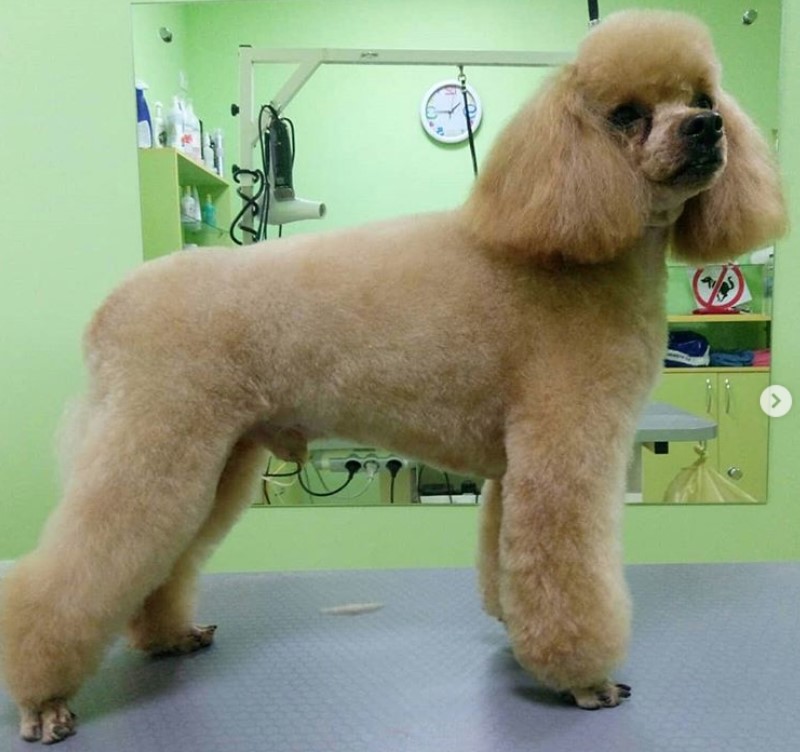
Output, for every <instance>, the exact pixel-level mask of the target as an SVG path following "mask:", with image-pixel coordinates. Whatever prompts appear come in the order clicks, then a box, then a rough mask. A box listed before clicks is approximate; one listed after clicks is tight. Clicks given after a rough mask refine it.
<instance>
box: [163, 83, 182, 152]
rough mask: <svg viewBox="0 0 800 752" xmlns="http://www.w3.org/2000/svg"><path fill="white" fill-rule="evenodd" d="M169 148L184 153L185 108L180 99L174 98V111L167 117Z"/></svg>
mask: <svg viewBox="0 0 800 752" xmlns="http://www.w3.org/2000/svg"><path fill="white" fill-rule="evenodd" d="M167 146H171V147H172V148H173V149H178V150H179V151H183V106H182V105H181V100H180V97H178V96H177V95H176V96H174V97H172V109H171V110H170V111H169V114H168V115H167Z"/></svg>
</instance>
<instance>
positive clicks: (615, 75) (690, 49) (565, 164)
mask: <svg viewBox="0 0 800 752" xmlns="http://www.w3.org/2000/svg"><path fill="white" fill-rule="evenodd" d="M465 209H466V211H467V217H468V221H469V222H470V224H471V226H472V228H473V229H474V230H475V232H476V233H477V234H478V236H479V237H480V238H481V240H482V241H483V242H484V243H485V244H486V245H487V246H488V247H490V248H492V249H495V250H497V251H499V252H501V253H504V254H506V255H508V256H510V257H516V258H529V259H533V260H537V261H540V262H542V263H545V264H552V263H554V262H558V261H564V262H572V263H600V262H603V261H608V260H611V259H613V258H615V257H616V256H617V255H619V254H620V253H623V252H625V251H626V250H628V249H630V248H632V247H634V246H636V244H637V242H638V241H640V240H641V239H642V237H643V236H644V234H645V232H646V231H647V228H648V227H668V228H670V230H671V233H672V245H673V248H674V249H675V251H676V253H677V254H678V255H680V256H683V257H684V258H686V259H689V260H693V261H703V260H713V259H728V258H731V257H733V256H736V255H738V254H740V253H743V252H744V251H747V250H750V249H752V248H755V247H757V246H758V245H760V244H762V243H764V242H765V241H767V240H769V239H771V238H774V237H777V236H778V235H780V234H781V233H782V232H783V230H784V222H785V218H784V206H783V200H782V197H781V191H780V183H779V178H778V175H777V171H776V169H775V166H774V164H773V161H772V158H771V155H770V152H769V148H768V147H767V145H766V143H765V142H764V139H763V138H762V137H761V135H760V134H759V132H758V130H757V128H756V127H755V126H754V125H753V124H752V122H751V121H750V120H749V119H748V118H747V116H746V115H744V114H743V113H742V111H741V110H740V109H739V108H738V106H737V105H736V103H735V102H734V101H733V99H732V98H731V97H730V96H729V95H728V94H726V93H725V92H724V91H723V90H722V89H721V87H720V66H719V63H718V62H717V59H716V56H715V54H714V49H713V46H712V43H711V39H710V37H709V34H708V32H707V30H706V29H705V27H704V26H703V25H702V24H700V23H699V22H698V21H696V20H694V19H692V18H691V17H688V16H685V15H682V14H677V13H668V12H653V11H626V12H622V13H618V14H615V15H612V16H610V17H609V18H608V20H606V21H604V22H603V23H602V24H600V25H599V26H597V27H596V28H595V29H594V30H592V31H591V32H590V33H589V35H588V36H587V37H586V39H585V40H584V42H583V44H582V45H581V47H580V49H579V51H578V55H577V58H576V60H575V62H574V63H572V64H571V65H569V66H567V67H565V68H564V69H563V70H561V71H560V72H559V73H558V74H557V75H556V76H555V77H554V78H553V79H552V80H551V81H550V82H549V84H548V85H547V86H546V87H545V88H544V89H543V91H542V92H541V93H540V94H539V95H537V96H536V97H535V98H534V99H533V100H532V101H531V102H530V103H529V104H528V105H527V106H526V107H525V108H523V110H522V111H521V112H520V113H519V114H518V115H517V116H516V117H515V118H514V119H513V120H512V121H511V123H510V124H509V125H508V126H507V128H506V130H505V131H504V132H503V134H501V136H500V138H499V139H498V141H497V143H496V145H495V147H494V149H493V151H492V153H491V155H490V157H489V159H488V160H487V164H486V166H485V167H484V169H483V171H482V174H481V176H480V178H479V180H478V181H477V182H476V185H475V188H474V190H473V193H472V195H471V196H470V198H469V200H468V202H467V204H466V207H465Z"/></svg>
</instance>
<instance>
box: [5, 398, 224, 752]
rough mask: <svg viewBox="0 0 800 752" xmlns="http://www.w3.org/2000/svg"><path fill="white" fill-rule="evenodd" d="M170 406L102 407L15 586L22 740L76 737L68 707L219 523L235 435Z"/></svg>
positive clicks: (12, 636)
mask: <svg viewBox="0 0 800 752" xmlns="http://www.w3.org/2000/svg"><path fill="white" fill-rule="evenodd" d="M169 407H170V406H169V405H167V406H165V405H159V406H158V408H159V409H158V410H155V409H154V410H148V411H147V414H145V411H143V410H142V409H141V407H140V406H137V409H131V410H130V411H127V410H125V409H124V408H123V407H121V406H119V405H116V406H114V408H113V409H108V410H107V411H106V410H102V411H100V410H98V411H96V412H95V413H94V414H93V416H92V419H91V421H90V423H89V425H88V428H87V433H86V435H85V436H84V438H83V440H82V442H81V448H80V450H79V451H78V453H77V455H76V458H75V463H74V467H73V469H72V472H71V475H70V477H69V481H68V484H67V487H66V489H65V494H64V499H63V501H62V502H61V504H60V505H59V506H58V508H57V509H56V511H55V512H54V513H53V515H52V516H51V518H50V520H49V521H48V524H47V526H46V529H45V532H44V534H43V536H42V540H41V542H40V544H39V546H38V548H37V549H36V550H35V551H34V552H33V553H32V554H30V555H29V556H27V557H25V558H24V559H22V560H21V561H20V562H19V563H18V564H17V566H16V567H15V569H14V570H12V572H11V573H9V575H8V576H7V577H6V578H5V581H4V582H3V608H2V609H0V641H2V644H3V650H2V658H3V661H2V662H3V665H2V668H3V673H4V675H5V679H6V683H7V686H8V689H9V691H10V694H11V695H12V697H13V698H14V699H15V700H16V702H17V705H18V706H19V709H20V713H21V716H22V722H21V729H20V731H21V734H22V735H23V736H24V737H25V738H26V739H30V740H33V739H41V741H43V742H45V743H52V742H56V741H60V740H61V739H63V738H65V737H66V736H69V735H70V734H71V733H73V732H74V717H73V716H72V714H71V712H70V711H69V708H68V706H67V701H68V700H69V699H70V698H71V697H72V696H74V695H75V693H76V692H77V691H78V689H79V688H80V687H81V685H82V684H83V682H84V681H85V679H86V678H87V677H88V676H89V675H90V674H91V673H93V672H94V671H95V670H96V668H97V667H98V665H99V663H100V661H101V660H102V656H103V653H104V651H105V649H106V647H107V646H108V644H109V642H110V641H111V640H112V639H113V637H114V636H115V635H116V634H118V633H119V632H120V631H121V630H122V629H123V627H124V625H125V623H126V622H127V621H128V620H129V619H130V618H131V616H132V615H133V613H135V611H136V609H137V608H138V607H140V606H141V604H142V603H143V602H144V600H145V598H146V597H147V595H148V594H149V593H151V592H152V591H153V590H154V588H155V587H157V585H158V583H161V582H164V581H165V580H166V579H167V577H168V576H169V573H170V572H171V571H172V570H173V568H174V566H175V563H176V561H177V560H178V558H179V557H180V555H181V553H182V552H183V551H185V550H186V549H187V547H188V546H189V544H190V542H191V541H192V540H193V539H194V538H195V537H196V535H197V533H198V531H199V530H200V529H201V527H202V525H203V523H204V522H205V520H206V519H207V518H208V516H209V514H210V512H211V509H212V503H213V499H214V491H215V488H216V485H217V481H218V479H219V478H220V475H221V473H222V468H223V465H224V462H225V458H226V456H227V455H228V453H229V452H230V447H231V444H232V443H233V440H232V438H228V437H226V436H224V435H223V431H224V429H221V428H220V426H219V425H218V424H217V423H214V422H213V421H210V420H205V421H204V420H202V419H201V418H198V415H197V413H196V412H194V413H192V414H191V415H188V414H185V413H184V412H183V411H181V410H180V409H179V407H178V406H175V409H174V410H170V409H169Z"/></svg>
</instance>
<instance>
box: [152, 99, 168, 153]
mask: <svg viewBox="0 0 800 752" xmlns="http://www.w3.org/2000/svg"><path fill="white" fill-rule="evenodd" d="M166 145H167V126H166V123H165V122H164V105H162V104H161V102H156V103H155V114H154V115H153V146H155V147H156V148H157V149H160V148H161V147H162V146H166Z"/></svg>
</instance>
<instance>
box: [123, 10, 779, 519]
mask: <svg viewBox="0 0 800 752" xmlns="http://www.w3.org/2000/svg"><path fill="white" fill-rule="evenodd" d="M346 5H347V3H346V2H345V1H344V0H339V1H338V2H337V3H331V4H319V3H276V2H267V1H266V0H265V1H264V2H257V1H254V2H243V1H234V0H231V1H230V2H200V3H159V4H144V3H143V4H138V3H134V4H132V6H131V12H132V25H133V36H134V68H135V76H136V79H137V82H140V83H141V84H142V89H141V91H142V93H143V97H144V99H145V101H146V103H147V108H148V111H149V115H150V134H151V135H150V137H151V139H154V140H156V141H158V140H159V133H156V132H155V131H156V130H157V129H158V131H159V132H163V135H162V136H161V139H160V140H161V141H165V142H166V144H161V143H159V144H153V147H152V148H140V149H139V168H140V187H141V193H142V228H143V239H144V254H143V255H144V258H145V259H151V258H156V257H158V256H161V255H164V254H165V253H169V252H173V251H174V250H176V249H180V248H183V247H189V248H191V247H194V246H207V245H233V241H232V240H231V235H230V228H231V224H232V221H233V219H234V218H235V215H236V213H237V212H238V211H239V210H240V208H241V207H242V202H241V200H240V198H239V197H238V196H237V187H238V186H237V184H236V183H235V182H234V181H233V179H232V174H231V167H232V165H233V164H235V163H236V164H241V153H242V152H241V149H240V134H239V131H240V125H239V122H238V120H237V118H236V117H234V116H233V115H232V114H231V105H234V104H237V105H238V104H240V98H241V91H240V69H239V48H240V45H251V46H252V47H253V48H259V49H260V48H265V49H277V48H349V49H355V48H361V49H369V48H378V49H420V48H425V49H443V50H447V49H451V50H452V49H462V50H463V49H473V50H475V49H488V48H491V49H497V50H502V49H505V50H524V49H529V50H530V49H536V50H542V51H550V52H562V51H567V50H572V49H574V48H575V45H576V44H577V42H578V41H579V39H580V36H581V35H582V33H583V30H584V29H585V19H584V18H583V15H585V7H584V5H583V4H581V3H576V5H577V6H580V7H579V8H576V9H574V10H571V11H569V12H568V13H567V15H566V16H565V15H564V13H565V11H564V4H563V3H559V2H556V0H550V1H549V2H546V3H544V4H536V5H537V6H542V7H539V8H531V9H529V10H527V11H524V12H525V13H528V14H529V15H530V18H527V17H526V18H525V19H517V21H512V20H510V19H505V20H497V19H496V20H495V21H492V24H491V27H492V29H493V31H492V33H491V34H487V32H486V24H487V21H486V16H485V13H486V12H488V11H487V10H486V9H482V10H481V11H480V12H476V13H474V15H471V14H466V16H465V15H464V13H463V7H462V6H460V5H459V4H457V3H455V2H453V3H444V4H439V5H440V6H441V7H439V6H437V7H436V8H435V9H434V8H431V7H430V6H426V7H427V8H428V10H427V11H426V13H427V14H428V15H430V16H431V20H432V21H434V22H435V23H429V24H425V25H422V24H420V23H419V22H414V21H413V20H412V19H409V16H410V15H413V14H410V13H409V12H406V11H405V10H404V11H402V13H401V11H399V10H398V7H399V6H397V4H392V3H374V4H372V3H370V4H365V3H360V4H358V13H357V14H356V13H352V14H351V15H350V16H348V19H349V20H348V23H347V24H342V23H341V18H339V14H341V13H342V11H343V9H344V6H346ZM449 5H452V8H450V7H448V6H449ZM486 5H487V7H488V6H489V5H490V4H488V3H487V4H486ZM607 5H609V6H613V7H607V8H604V9H603V10H604V13H609V12H611V11H612V10H615V9H617V8H621V7H625V6H626V5H628V4H626V3H622V2H618V3H607ZM660 5H662V6H665V7H669V8H674V9H676V10H686V11H690V12H697V9H696V8H692V7H689V6H691V5H692V4H691V3H688V2H679V1H678V0H673V1H672V2H665V3H661V4H660ZM334 6H335V7H334ZM717 6H720V4H717V5H715V6H714V8H708V9H707V10H706V11H704V20H705V21H706V22H708V23H709V25H710V26H711V29H712V33H713V34H714V37H715V43H716V45H717V50H718V53H719V55H720V57H721V59H722V62H723V66H724V69H725V85H726V88H728V89H729V90H731V91H733V92H734V93H735V95H736V96H737V98H738V99H739V100H740V101H741V102H742V103H743V105H744V106H745V108H746V109H747V110H748V111H749V112H750V113H751V114H752V115H753V116H754V118H755V120H756V121H757V123H758V125H759V126H760V127H761V129H762V130H763V132H764V133H766V134H768V135H769V136H770V137H771V138H773V139H775V138H776V128H777V121H778V114H777V109H778V107H777V98H778V62H779V42H780V27H779V24H780V3H779V2H778V0H772V1H771V2H767V3H765V4H762V6H760V7H759V16H758V18H757V20H756V22H754V23H749V24H745V23H743V21H742V16H741V13H738V15H737V12H735V11H734V10H733V9H728V8H722V7H717ZM420 7H422V6H421V4H420ZM520 12H522V11H520ZM453 14H456V15H457V17H458V18H459V19H460V20H459V22H458V23H457V24H453V23H452V22H451V21H450V22H448V19H452V17H453ZM334 15H335V16H337V17H336V18H334ZM501 15H502V14H501ZM493 18H495V16H493ZM566 21H569V22H570V23H567V22H566ZM295 70H296V66H294V65H289V64H270V65H265V66H259V67H258V68H257V69H254V74H253V93H254V103H255V105H256V107H258V106H259V105H261V104H265V103H268V102H269V101H270V100H271V99H272V98H273V97H274V96H275V94H276V93H277V92H279V91H280V90H281V87H282V86H283V85H284V83H285V82H286V81H287V80H288V79H289V78H290V77H291V76H292V74H293V72H294V71H295ZM465 72H466V74H467V77H468V82H469V83H470V85H471V86H472V87H474V90H475V91H476V92H478V94H479V96H480V104H481V105H482V108H483V119H482V122H481V125H480V130H479V132H478V133H477V134H476V145H477V151H478V157H479V159H480V158H481V157H482V156H483V155H485V153H486V151H487V149H488V148H489V145H490V144H491V142H492V140H493V138H494V136H495V135H496V134H497V133H498V132H499V130H500V128H501V127H502V125H503V124H504V122H505V121H506V120H507V118H508V117H510V116H511V115H512V114H513V113H514V112H515V111H516V109H517V108H518V107H519V106H520V105H521V104H522V102H523V101H525V100H526V99H527V98H528V97H529V96H530V94H531V93H532V92H533V91H535V89H536V88H537V86H539V85H540V83H541V81H542V80H543V79H544V78H545V77H546V76H547V75H548V73H549V70H547V69H544V68H515V67H503V68H495V67H479V66H475V67H467V69H466V71H465ZM456 75H457V70H456V68H455V67H453V68H450V69H448V68H444V67H440V66H426V65H413V66H412V65H409V66H396V67H391V68H387V67H383V66H364V65H361V66H355V65H354V66H323V67H321V68H320V69H319V70H317V71H316V72H315V73H314V75H313V76H312V77H311V78H309V80H308V81H307V82H306V83H305V85H304V86H303V87H302V89H301V90H300V91H299V92H298V93H297V95H296V96H295V97H294V99H293V100H292V102H291V104H290V105H289V107H287V109H286V111H285V113H284V114H285V115H286V116H288V117H289V118H291V120H292V122H293V125H294V129H295V131H294V155H293V159H294V162H293V181H294V187H295V191H296V194H297V195H298V196H302V197H305V198H307V199H308V200H309V201H313V202H319V203H320V204H322V203H324V206H325V209H324V212H320V213H322V214H323V216H321V217H317V218H314V219H304V220H301V221H297V222H292V223H286V224H284V225H283V226H282V229H281V232H282V233H283V234H284V235H292V234H297V233H315V232H322V231H325V230H329V229H333V228H336V227H345V226H351V225H356V224H359V223H363V222H367V221H370V220H374V219H379V218H384V217H389V216H395V215H400V214H407V213H413V212H419V211H430V210H436V209H443V208H448V207H452V206H456V205H458V204H459V203H461V201H462V200H463V199H464V197H465V196H466V194H467V192H468V190H469V188H470V185H471V181H472V179H473V178H472V163H471V159H470V153H469V148H468V146H467V144H466V143H464V142H460V143H447V142H442V141H437V140H435V139H432V138H430V137H429V136H428V135H426V133H425V132H424V130H423V128H422V127H421V123H420V117H419V110H420V102H421V100H422V98H423V96H424V95H425V94H426V92H429V91H430V90H431V88H432V86H433V85H434V84H436V83H437V82H440V81H442V80H443V79H448V78H455V76H456ZM145 85H146V88H145ZM176 102H178V103H179V105H178V106H179V107H180V108H181V110H182V112H183V117H184V124H186V123H187V122H188V121H187V120H186V118H187V115H186V113H187V111H188V109H189V108H188V106H189V104H190V105H191V112H193V113H194V115H195V116H196V121H197V123H196V126H194V130H193V131H192V136H191V138H190V140H193V142H194V143H195V144H196V148H197V150H198V151H197V153H196V154H194V155H192V154H187V153H184V147H185V143H184V144H182V145H177V146H175V145H173V146H170V145H169V144H170V143H173V144H174V143H175V142H174V141H173V140H172V139H173V138H174V135H175V134H174V133H170V131H169V123H170V118H171V115H172V113H173V111H174V109H175V107H176ZM159 122H160V123H163V124H164V128H163V131H162V130H161V128H159V127H158V123H159ZM192 122H194V120H192ZM201 123H202V127H201ZM187 127H188V126H187ZM185 135H186V134H185V133H184V137H185ZM254 156H255V157H256V158H257V154H256V155H254ZM215 158H216V159H217V163H216V164H215V161H214V160H215ZM220 163H221V169H218V168H220ZM409 175H414V176H418V179H415V180H413V181H409V179H408V176H409ZM189 209H191V213H190V212H189ZM278 232H279V229H278V227H277V226H272V225H267V227H266V235H267V237H268V238H272V237H277V235H278ZM240 236H241V235H240ZM753 250H754V251H756V250H759V249H753ZM432 263H435V260H434V261H432ZM779 266H780V265H778V267H779ZM774 268H775V266H774V263H773V256H772V255H771V254H770V253H769V251H768V250H765V251H762V252H761V253H757V254H752V255H751V254H748V255H747V256H744V257H742V258H741V259H738V260H737V264H736V265H735V266H730V267H725V268H709V269H704V270H695V269H687V268H686V267H685V266H680V265H677V264H674V265H671V266H670V270H669V272H670V274H669V291H668V310H669V329H670V332H671V333H672V343H673V345H674V349H675V351H676V353H677V354H676V355H675V356H674V357H675V358H676V359H677V360H673V365H672V367H669V368H665V371H664V375H663V378H662V380H661V383H660V384H659V386H658V388H657V390H656V393H655V395H654V399H655V400H658V401H659V402H664V403H668V404H672V405H675V406H677V407H679V408H681V409H683V410H686V411H689V412H690V413H692V414H695V415H697V416H700V417H702V418H705V419H706V420H708V421H710V422H712V423H713V424H714V425H715V426H716V437H715V438H713V439H709V440H707V441H704V442H703V443H702V444H699V443H698V442H695V441H686V442H679V443H670V444H669V451H668V453H666V454H663V453H660V451H661V449H663V446H662V447H658V446H656V445H655V444H651V443H649V442H648V446H647V447H644V448H641V447H640V448H638V449H636V450H635V452H634V455H635V457H636V458H637V463H635V464H634V471H633V472H635V474H636V475H637V477H638V479H639V483H633V484H632V487H631V489H629V490H630V491H631V493H630V494H629V497H630V498H629V501H631V502H632V503H648V504H653V503H665V501H667V502H669V503H677V502H682V503H686V502H690V503H743V504H746V503H758V502H764V501H765V500H766V494H767V465H768V462H767V459H768V427H769V419H768V418H767V416H766V415H765V414H764V413H763V412H762V410H761V407H760V402H759V397H760V395H761V393H762V391H763V390H764V389H765V388H766V387H767V386H768V384H769V383H770V366H769V362H770V345H771V342H770V329H771V323H772V318H771V316H772V306H771V302H772V297H771V295H772V280H773V273H774V272H773V270H774ZM723 288H724V289H725V290H729V289H730V290H731V291H732V292H730V296H731V297H736V302H735V305H736V310H737V312H736V313H727V312H719V313H715V314H712V315H703V316H700V315H697V314H696V313H695V311H696V310H697V308H698V302H697V300H696V299H695V296H694V291H698V292H699V294H701V295H702V294H703V292H704V291H705V292H706V293H707V294H709V295H710V294H711V293H714V294H719V293H720V291H721V290H723ZM265 294H266V293H265ZM421 357H424V355H423V354H421ZM680 358H685V359H686V362H685V363H681V362H679V361H680ZM311 449H312V451H311V458H310V461H309V463H308V464H307V465H306V466H305V467H304V468H303V469H302V470H301V471H300V472H297V469H296V468H295V467H294V466H293V465H291V464H286V463H282V462H281V461H279V460H275V459H272V460H270V461H269V464H268V465H266V466H265V468H264V470H265V479H264V482H263V485H262V493H261V496H260V498H259V499H257V500H255V503H256V504H257V505H262V506H308V505H331V506H337V505H392V504H394V505H397V506H400V505H409V504H419V505H430V504H439V505H442V504H444V505H452V506H461V505H473V504H475V503H477V501H478V499H479V493H480V487H481V483H482V480H481V479H480V478H473V477H464V476H460V475H456V474H453V473H447V472H444V471H443V470H441V469H438V468H432V467H428V466H424V465H420V464H418V463H416V462H414V461H413V460H412V459H410V458H407V457H402V456H399V455H396V454H394V453H392V452H390V451H388V450H386V449H384V448H382V447H375V446H358V445H353V443H352V442H348V441H346V440H344V439H337V440H332V441H325V442H317V443H314V444H313V445H312V447H311ZM348 462H350V463H351V465H350V467H353V465H352V463H357V465H358V469H357V471H356V472H355V473H354V474H353V477H352V478H351V479H350V480H349V482H347V481H348V477H349V475H350V473H349V472H348ZM686 468H689V470H686ZM676 479H677V480H676ZM709 479H710V480H709ZM720 479H721V482H720ZM701 480H702V481H703V482H705V483H706V484H707V483H709V482H712V484H711V485H702V483H700V481H701ZM676 483H677V485H676ZM637 486H638V487H637ZM698 489H699V490H698ZM709 489H710V490H709Z"/></svg>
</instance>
